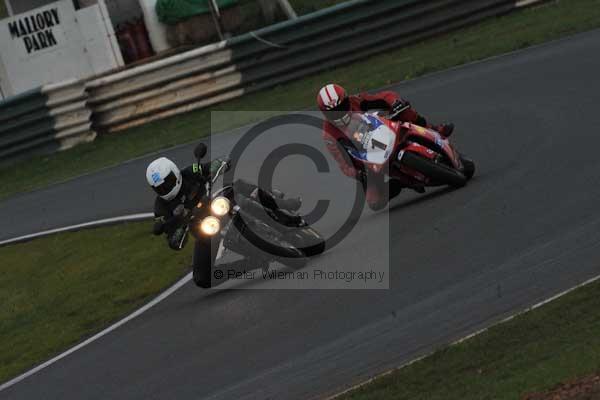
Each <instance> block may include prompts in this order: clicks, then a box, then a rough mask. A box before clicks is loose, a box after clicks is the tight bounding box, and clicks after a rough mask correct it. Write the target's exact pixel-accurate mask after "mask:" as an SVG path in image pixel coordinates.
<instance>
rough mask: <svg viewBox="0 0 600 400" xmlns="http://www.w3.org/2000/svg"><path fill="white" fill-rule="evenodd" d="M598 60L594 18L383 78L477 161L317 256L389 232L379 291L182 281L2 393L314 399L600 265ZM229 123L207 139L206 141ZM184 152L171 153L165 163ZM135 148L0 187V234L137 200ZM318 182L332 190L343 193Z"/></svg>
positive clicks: (122, 207) (356, 249)
mask: <svg viewBox="0 0 600 400" xmlns="http://www.w3.org/2000/svg"><path fill="white" fill-rule="evenodd" d="M598 71H600V31H594V32H590V33H586V34H582V35H578V36H575V37H572V38H568V39H565V40H562V41H558V42H554V43H550V44H547V45H544V46H540V47H536V48H533V49H529V50H526V51H522V52H518V53H515V54H511V55H507V56H503V57H499V58H496V59H491V60H487V61H484V62H481V63H476V64H472V65H468V66H465V67H461V68H457V69H453V70H450V71H446V72H443V73H438V74H433V75H430V76H427V77H424V78H421V79H417V80H414V81H411V82H407V83H404V84H400V85H398V86H397V87H395V89H397V90H399V91H400V92H401V93H403V94H404V96H405V97H407V98H409V99H411V100H412V102H413V104H415V105H416V106H417V107H418V108H419V109H421V110H423V112H424V113H425V110H426V114H428V115H430V116H432V119H435V120H439V121H441V120H453V121H454V122H455V123H456V124H457V126H458V129H457V132H456V134H455V135H456V137H455V143H456V144H457V145H458V147H459V148H460V149H461V150H462V151H464V152H465V153H467V154H469V155H470V156H472V157H473V158H474V159H475V160H477V162H478V168H479V169H478V174H477V176H476V179H474V180H473V181H472V182H471V183H470V184H469V185H468V186H467V187H465V188H464V189H461V190H457V191H431V192H430V193H429V194H426V195H421V196H419V195H416V194H412V193H406V194H403V195H402V196H401V197H400V198H398V199H397V200H394V201H393V203H392V205H391V209H390V211H389V232H388V231H384V230H382V229H381V226H386V224H387V222H386V221H387V219H388V216H387V215H386V213H380V214H372V213H370V212H367V213H366V215H365V216H364V218H363V219H362V220H361V222H360V223H361V231H360V232H359V233H358V234H357V235H356V236H357V237H353V238H349V239H347V240H346V241H344V242H342V243H341V244H340V245H339V246H337V247H336V248H334V249H333V250H331V251H330V252H329V253H327V254H326V255H324V256H323V257H321V258H320V259H319V262H322V263H324V264H326V263H328V262H329V263H331V264H330V265H334V263H338V264H344V265H353V263H354V264H359V263H364V262H369V261H378V260H379V259H381V258H385V257H387V254H383V253H384V252H381V251H378V249H379V247H378V243H381V242H384V241H385V240H386V236H388V234H389V238H390V243H391V252H390V253H389V257H390V260H389V262H390V266H391V271H392V274H391V281H390V286H391V289H390V290H301V291H291V290H225V291H219V292H205V291H201V290H198V289H196V288H195V287H194V286H193V285H192V284H188V285H186V286H185V287H184V288H182V289H181V290H179V291H178V292H176V293H175V294H174V295H172V296H171V297H170V298H168V299H167V300H166V301H164V302H163V303H161V304H159V305H158V306H157V307H155V308H153V309H152V310H150V311H148V312H147V313H145V314H144V315H142V316H141V317H139V318H137V319H135V320H133V321H132V322H130V323H128V324H127V325H125V326H123V327H122V328H120V329H118V330H116V331H114V332H112V333H111V334H109V335H107V336H105V337H103V338H102V339H100V340H98V341H96V342H94V343H93V344H91V345H90V346H88V347H86V348H84V349H82V350H81V351H79V352H76V353H74V354H72V355H71V356H69V357H67V358H65V359H63V360H61V361H59V362H58V363H56V364H54V365H52V366H51V367H49V368H47V369H45V370H43V371H42V372H40V373H38V374H36V375H34V376H32V377H29V378H27V379H25V380H24V381H22V382H20V383H18V384H17V385H15V386H13V387H11V388H9V389H7V390H5V391H3V392H0V398H3V399H4V398H6V399H39V398H44V399H81V398H85V399H106V398H110V399H165V398H177V399H198V398H210V399H254V398H285V399H304V398H312V397H315V396H317V397H318V396H323V395H326V394H331V393H333V392H336V391H338V390H339V389H341V388H344V387H346V386H348V385H350V384H353V383H357V382H359V381H361V380H363V379H365V378H367V377H370V376H372V375H374V374H376V373H378V372H382V371H384V370H386V369H389V368H390V367H393V366H397V365H399V364H402V363H404V362H406V361H409V360H411V359H413V358H415V357H417V356H420V355H423V354H425V353H427V352H429V351H431V350H432V349H434V348H436V347H437V346H439V345H441V344H443V343H447V342H449V341H452V340H454V339H457V338H459V337H462V336H464V335H466V334H468V333H470V332H473V331H475V330H477V329H478V328H481V327H483V326H487V325H489V324H490V323H492V322H493V321H496V320H499V319H500V318H502V317H504V316H506V315H508V314H510V313H512V312H515V311H516V310H520V309H522V308H523V307H525V306H528V305H531V304H533V303H536V302H538V301H540V300H541V299H544V298H547V297H550V296H551V295H553V294H556V293H558V292H559V291H561V290H564V289H566V288H568V287H571V286H573V285H575V284H578V283H580V282H583V281H585V280H587V279H589V278H591V277H593V276H595V275H598V274H599V273H600V262H599V261H598V260H599V259H600V208H599V207H598V204H600V184H599V183H600V157H598V149H599V148H600V113H599V112H598V107H599V105H600V80H599V79H598ZM296 134H297V133H296V132H294V130H293V129H290V130H288V131H286V132H285V133H283V134H282V135H284V137H285V135H296ZM234 137H235V134H232V135H221V136H218V137H217V138H216V139H215V140H214V141H215V143H214V144H213V152H219V151H222V150H225V149H227V148H228V146H229V147H230V146H231V143H232V142H231V141H232V140H234ZM290 137H293V136H290ZM314 140H315V141H314V143H315V146H318V145H319V144H318V143H317V138H315V139H314ZM321 146H322V145H321ZM189 154H190V149H189V148H180V149H176V150H174V151H172V152H169V155H170V156H172V157H174V158H175V159H177V160H179V161H185V160H189V159H190V157H189ZM148 160H149V159H140V160H136V161H132V162H129V163H126V164H123V165H120V166H118V167H115V168H111V169H107V170H104V171H101V172H99V173H97V174H93V175H89V176H85V177H82V178H79V179H75V180H73V181H69V182H66V183H64V184H60V185H56V186H53V187H51V188H48V189H44V190H40V191H37V192H34V193H29V194H25V195H21V196H17V197H14V198H12V199H9V200H7V201H4V202H3V203H2V204H1V205H0V218H1V219H2V221H3V224H2V225H3V228H4V229H3V231H2V238H8V237H11V236H17V235H21V234H25V233H31V232H32V231H35V230H42V229H48V228H53V227H56V226H60V225H68V224H74V223H78V222H84V221H88V220H91V219H99V218H104V217H110V216H115V215H120V214H127V213H133V212H141V211H148V210H149V209H150V207H151V202H152V200H151V195H150V193H149V192H148V191H147V190H146V189H145V187H144V180H143V176H144V169H145V165H146V163H147V162H148ZM307 171H308V170H305V171H294V170H291V169H286V170H283V171H282V172H279V173H280V174H282V176H283V178H286V179H279V180H276V181H277V182H279V184H281V185H282V186H283V187H284V189H285V190H288V191H291V192H295V193H301V194H302V195H304V196H305V200H306V202H307V204H309V205H310V203H311V202H313V201H314V199H316V198H318V197H316V195H315V194H314V192H315V190H314V189H315V187H319V186H318V185H315V184H314V179H320V178H313V175H312V174H310V173H309V172H307ZM335 174H336V173H332V174H331V176H333V177H334V178H335V177H336V176H337V175H335ZM332 181H333V182H340V183H339V184H338V186H334V187H333V188H330V189H328V190H331V191H333V192H334V193H337V196H338V197H339V198H341V199H342V201H343V196H344V195H345V193H346V191H352V190H353V189H352V186H351V184H350V183H349V182H348V181H347V180H342V179H337V178H336V179H333V180H332ZM286 182H287V183H286ZM332 185H333V184H332ZM323 190H325V188H324V189H323ZM334 197H335V196H334ZM333 219H335V216H334V217H333ZM327 228H328V227H327V226H324V227H323V229H325V230H326V229H327ZM355 240H359V242H355ZM165 251H166V250H165ZM124 256H125V255H124ZM328 265H329V264H328ZM252 285H253V288H255V289H261V288H262V286H261V284H260V283H259V284H252ZM252 285H251V286H252ZM234 287H235V286H234Z"/></svg>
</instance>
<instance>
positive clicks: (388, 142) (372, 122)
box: [349, 114, 396, 164]
mask: <svg viewBox="0 0 600 400" xmlns="http://www.w3.org/2000/svg"><path fill="white" fill-rule="evenodd" d="M353 120H354V122H356V123H357V124H356V125H355V126H356V128H354V129H353V133H352V134H351V137H350V139H352V141H353V143H354V145H355V146H356V149H352V150H350V151H349V152H350V155H351V156H352V157H354V158H356V159H358V160H361V161H366V162H370V163H373V164H384V163H385V162H387V160H388V159H389V158H390V155H391V154H392V151H393V149H394V143H395V141H396V133H395V132H394V131H392V130H391V129H390V128H389V127H388V126H387V125H386V124H385V123H383V121H381V119H379V117H377V116H375V115H371V114H355V115H353Z"/></svg>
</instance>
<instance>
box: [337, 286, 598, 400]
mask: <svg viewBox="0 0 600 400" xmlns="http://www.w3.org/2000/svg"><path fill="white" fill-rule="evenodd" d="M597 280H600V275H597V276H595V277H593V278H590V279H588V280H587V281H585V282H583V283H580V284H578V285H576V286H573V287H571V288H569V289H567V290H563V291H562V292H560V293H558V294H556V295H554V296H552V297H549V298H547V299H546V300H542V301H540V302H539V303H536V304H534V305H532V306H531V307H527V308H525V309H524V310H521V311H519V312H517V313H515V314H512V315H510V316H508V317H506V318H504V319H502V320H500V321H498V322H496V323H494V324H492V325H490V326H488V327H486V328H483V329H480V330H478V331H475V332H473V333H470V334H468V335H467V336H464V337H462V338H460V339H458V340H456V341H454V342H452V343H450V344H449V346H454V345H457V344H459V343H462V342H464V341H466V340H469V339H471V338H473V337H475V336H477V335H480V334H482V333H484V332H486V331H488V330H489V329H491V328H493V327H495V326H497V325H500V324H503V323H505V322H508V321H510V320H511V319H514V318H516V317H518V316H519V315H522V314H525V313H527V312H529V311H533V310H535V309H536V308H540V307H541V306H543V305H545V304H548V303H550V302H552V301H554V300H556V299H558V298H560V297H563V296H565V295H567V294H569V293H571V292H572V291H574V290H576V289H579V288H581V287H584V286H586V285H589V284H590V283H593V282H596V281H597ZM434 353H435V352H431V353H428V354H425V355H423V356H420V357H418V358H415V359H413V360H410V361H408V362H406V363H404V364H402V365H400V366H399V367H394V368H391V369H389V370H387V371H385V372H382V373H380V374H378V375H375V376H374V377H372V378H369V379H367V380H365V381H364V382H361V383H358V384H356V385H354V386H351V387H349V388H348V389H345V390H344V391H342V392H339V393H337V394H334V395H332V396H329V397H327V398H325V400H334V399H337V398H338V397H340V396H342V395H345V394H347V393H348V392H351V391H353V390H356V389H359V388H361V387H363V386H365V385H368V384H369V383H372V382H373V381H375V380H377V379H379V378H383V377H385V376H387V375H390V374H391V373H393V372H395V371H398V370H401V369H402V368H405V367H408V366H409V365H411V364H414V363H416V362H417V361H421V360H423V359H424V358H427V357H429V356H431V355H433V354H434Z"/></svg>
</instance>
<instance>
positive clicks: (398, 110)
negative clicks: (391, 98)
mask: <svg viewBox="0 0 600 400" xmlns="http://www.w3.org/2000/svg"><path fill="white" fill-rule="evenodd" d="M409 108H410V103H409V102H408V101H403V100H396V101H395V102H394V104H392V109H391V110H390V116H389V119H390V120H392V121H396V120H397V119H398V117H399V116H400V114H402V113H403V112H404V111H406V110H408V109H409Z"/></svg>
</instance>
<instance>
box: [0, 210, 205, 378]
mask: <svg viewBox="0 0 600 400" xmlns="http://www.w3.org/2000/svg"><path fill="white" fill-rule="evenodd" d="M150 231H151V225H150V223H148V222H142V223H133V224H126V225H119V226H112V227H107V228H100V229H95V230H86V231H80V232H75V233H64V234H60V235H55V236H50V237H47V238H43V239H37V240H35V241H32V242H28V243H22V244H16V245H11V246H7V247H2V248H0V265H2V268H0V304H2V307H0V321H2V323H1V324H0V382H4V381H7V380H8V379H10V378H12V377H14V376H16V375H18V374H19V373H21V372H24V371H25V370H27V369H29V368H31V367H33V366H34V365H35V364H38V363H40V362H42V361H44V360H46V359H48V358H50V357H52V356H53V355H55V354H57V353H58V352H60V351H62V350H65V349H66V348H68V347H71V346H72V345H74V344H76V343H77V342H79V341H80V340H82V339H83V338H85V337H88V336H91V335H92V334H94V333H96V332H98V331H99V330H101V329H102V328H104V327H106V326H107V325H108V324H110V323H111V322H113V321H115V320H117V319H119V318H121V317H123V316H124V315H126V314H128V313H129V312H131V311H133V310H134V309H136V308H138V307H139V306H140V305H142V304H143V303H145V302H147V301H148V300H149V299H150V298H151V297H153V296H154V295H156V294H157V293H158V292H160V291H161V290H163V289H164V288H165V287H167V286H168V285H169V284H171V283H173V282H174V281H175V280H176V279H177V278H179V277H181V276H182V275H183V274H184V273H185V272H186V271H187V270H188V266H189V263H190V260H191V248H192V247H193V246H187V247H188V248H187V250H186V251H184V252H173V251H168V250H166V246H165V243H164V238H158V237H155V236H152V235H151V234H150ZM158 242H160V243H158Z"/></svg>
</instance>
